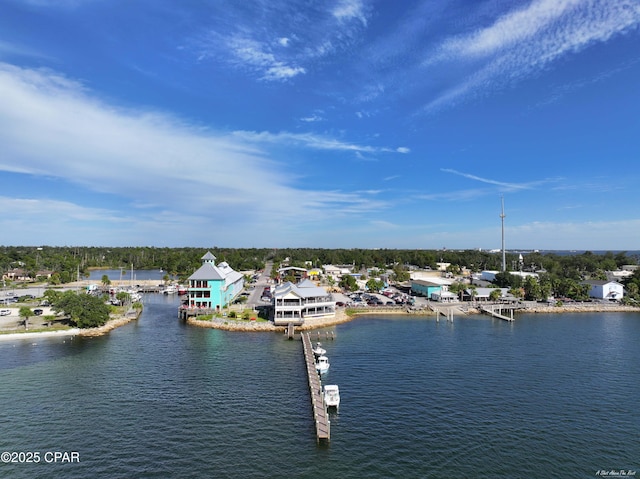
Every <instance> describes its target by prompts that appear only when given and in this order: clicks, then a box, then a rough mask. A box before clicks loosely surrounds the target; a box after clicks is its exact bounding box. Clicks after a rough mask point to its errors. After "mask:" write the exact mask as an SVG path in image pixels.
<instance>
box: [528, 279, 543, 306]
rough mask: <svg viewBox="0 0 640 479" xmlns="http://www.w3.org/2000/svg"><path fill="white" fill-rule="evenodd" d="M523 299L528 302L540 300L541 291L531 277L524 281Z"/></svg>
mask: <svg viewBox="0 0 640 479" xmlns="http://www.w3.org/2000/svg"><path fill="white" fill-rule="evenodd" d="M524 298H525V299H527V300H529V301H537V300H538V299H542V290H541V288H540V284H539V283H538V280H537V279H535V278H534V277H532V276H528V277H527V278H526V279H525V281H524Z"/></svg>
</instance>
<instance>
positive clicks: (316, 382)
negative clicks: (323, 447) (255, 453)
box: [301, 333, 331, 443]
mask: <svg viewBox="0 0 640 479" xmlns="http://www.w3.org/2000/svg"><path fill="white" fill-rule="evenodd" d="M301 336H302V349H303V351H304V362H305V363H306V365H307V377H308V378H309V393H310V394H311V407H312V409H313V419H314V421H315V424H316V440H317V441H318V443H320V442H324V443H328V442H329V440H330V438H331V422H330V421H329V415H328V414H327V408H326V407H325V405H324V398H323V396H322V385H321V383H320V375H319V374H318V371H317V370H316V361H315V358H314V356H313V351H312V350H313V346H312V345H311V338H310V337H309V333H306V334H305V333H303V334H301Z"/></svg>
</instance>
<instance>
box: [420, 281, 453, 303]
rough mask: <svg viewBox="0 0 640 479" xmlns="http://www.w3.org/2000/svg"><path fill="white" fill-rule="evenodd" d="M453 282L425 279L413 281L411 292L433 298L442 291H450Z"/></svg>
mask: <svg viewBox="0 0 640 479" xmlns="http://www.w3.org/2000/svg"><path fill="white" fill-rule="evenodd" d="M451 283H452V281H451V280H448V279H444V278H434V277H432V278H430V279H429V280H425V279H412V280H411V291H412V293H413V294H417V295H420V296H426V297H427V298H431V295H432V294H433V293H440V292H441V291H448V290H449V286H450V285H451Z"/></svg>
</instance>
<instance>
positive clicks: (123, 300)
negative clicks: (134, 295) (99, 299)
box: [116, 291, 131, 304]
mask: <svg viewBox="0 0 640 479" xmlns="http://www.w3.org/2000/svg"><path fill="white" fill-rule="evenodd" d="M116 299H117V300H118V301H119V302H120V304H127V303H129V302H131V295H130V294H129V293H127V292H126V291H118V292H117V293H116Z"/></svg>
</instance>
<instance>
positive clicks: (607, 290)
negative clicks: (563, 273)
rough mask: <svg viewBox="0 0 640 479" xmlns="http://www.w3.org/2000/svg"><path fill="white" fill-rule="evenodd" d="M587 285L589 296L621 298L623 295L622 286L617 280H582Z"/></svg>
mask: <svg viewBox="0 0 640 479" xmlns="http://www.w3.org/2000/svg"><path fill="white" fill-rule="evenodd" d="M582 284H587V285H589V297H590V298H597V299H611V300H617V301H619V300H621V299H622V298H623V296H624V286H623V285H622V284H621V283H618V282H617V281H602V280H591V281H583V282H582Z"/></svg>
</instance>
